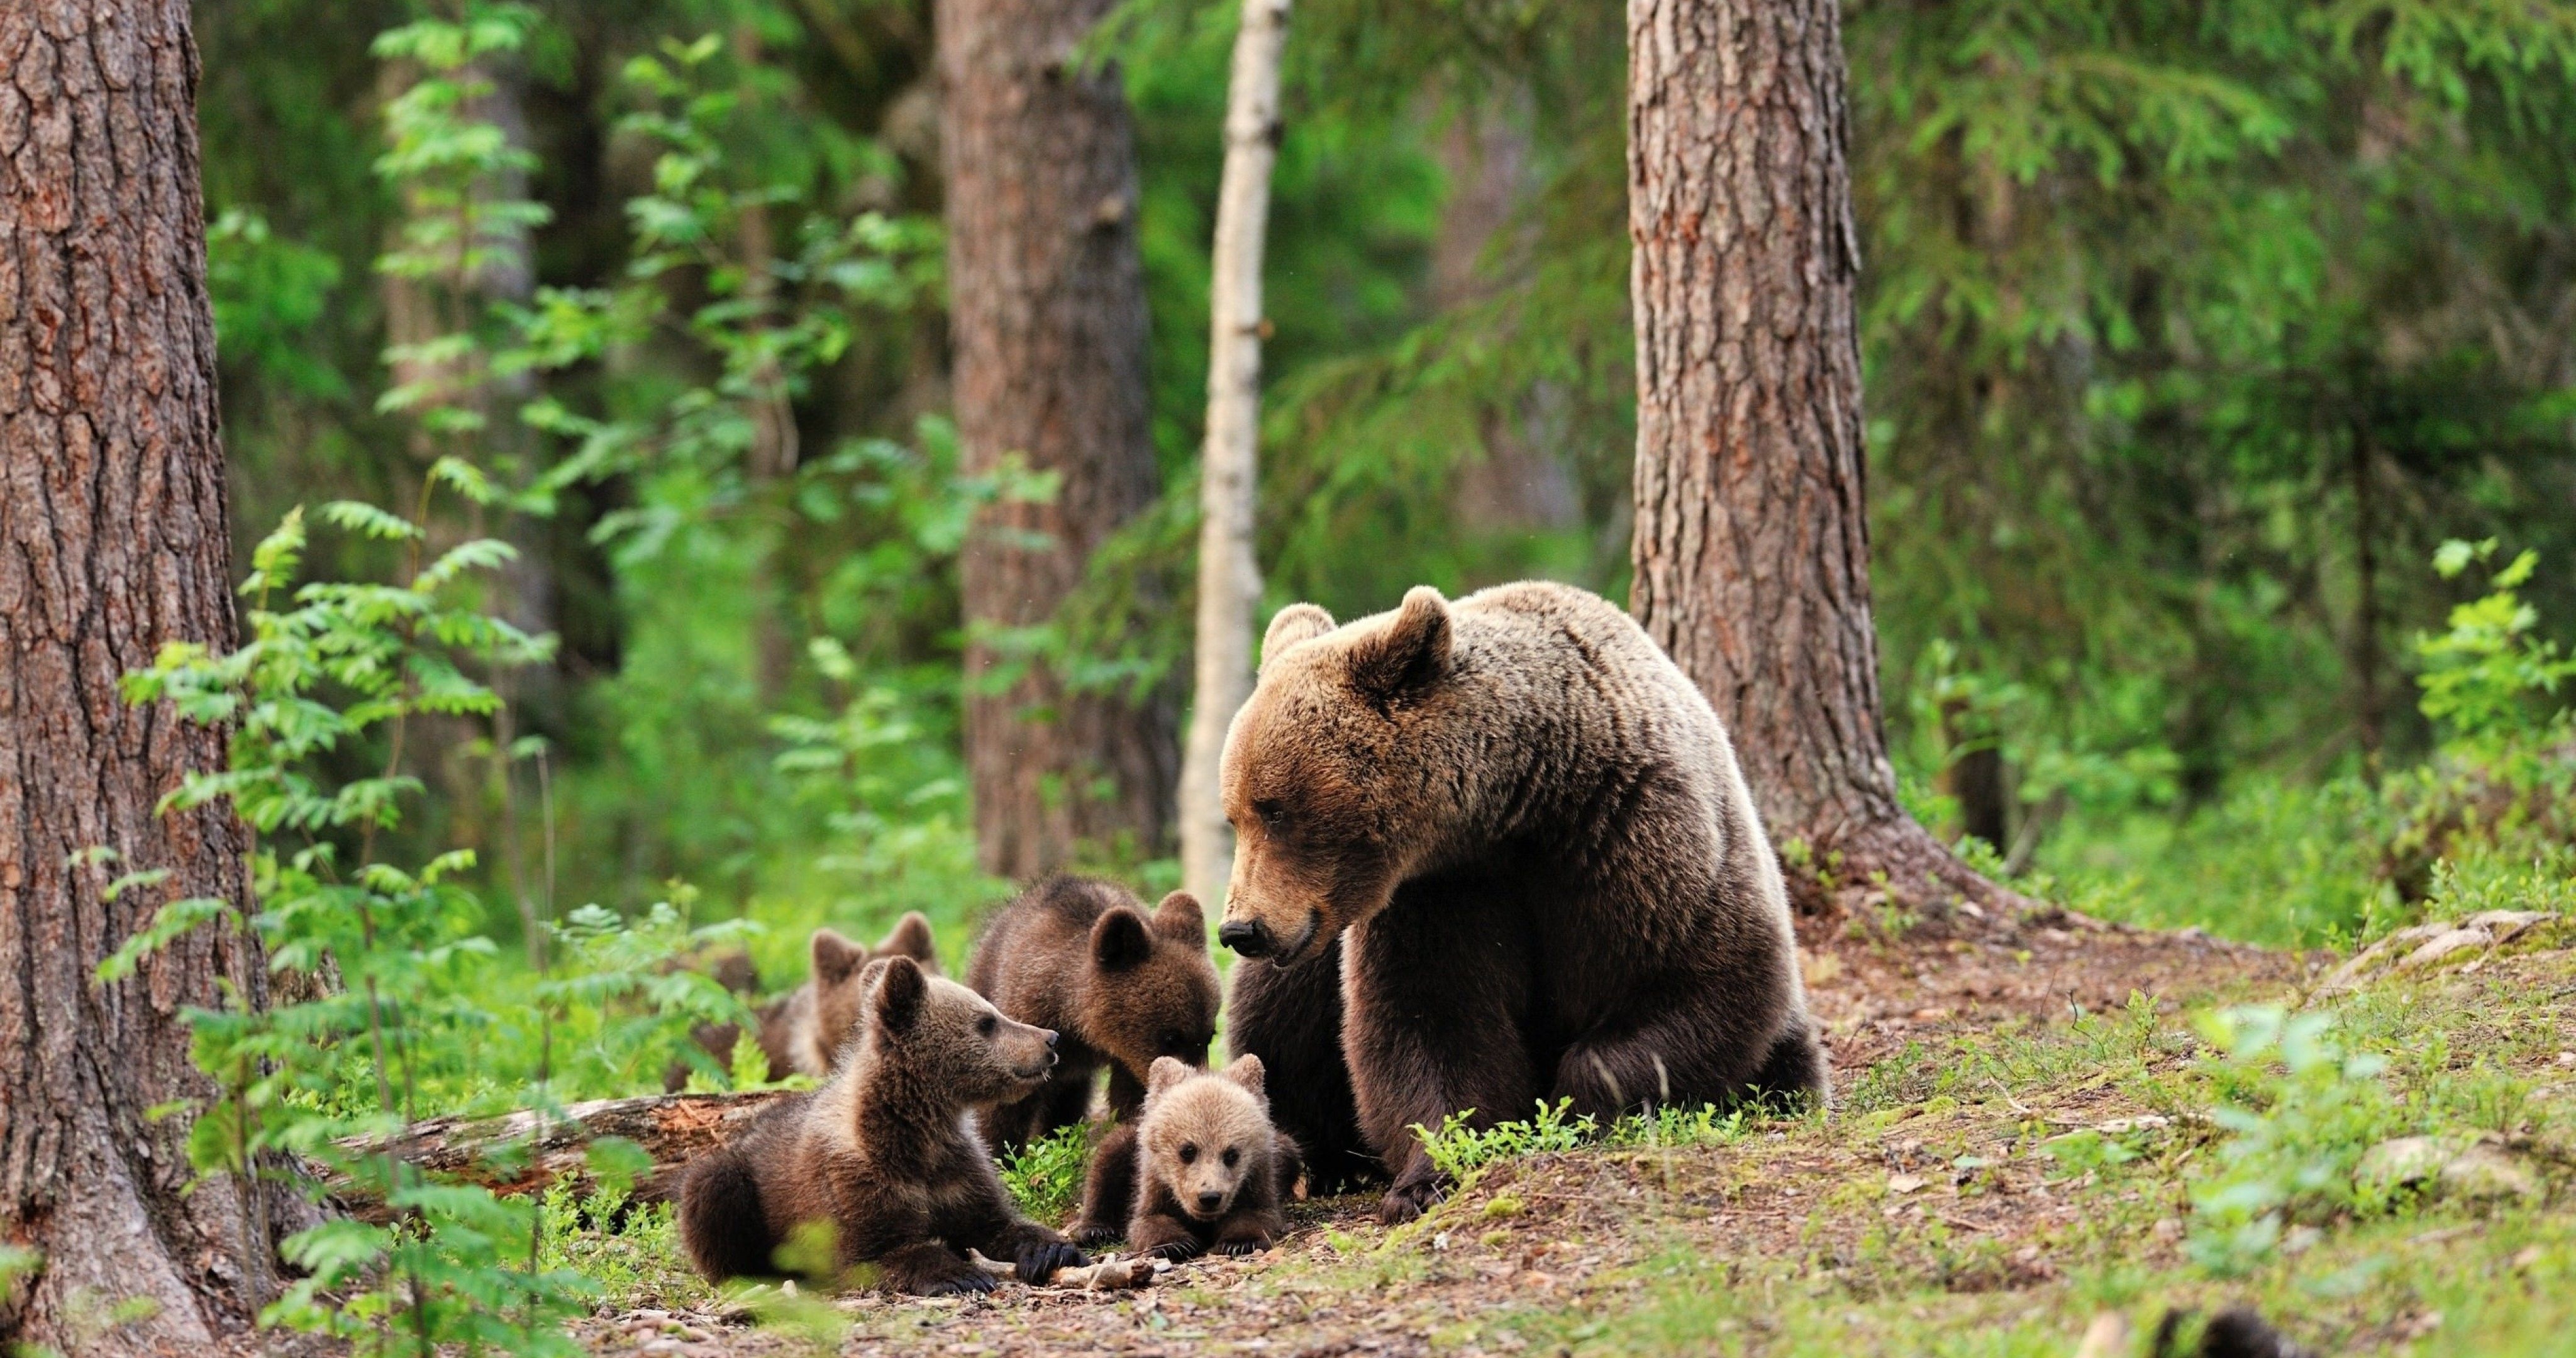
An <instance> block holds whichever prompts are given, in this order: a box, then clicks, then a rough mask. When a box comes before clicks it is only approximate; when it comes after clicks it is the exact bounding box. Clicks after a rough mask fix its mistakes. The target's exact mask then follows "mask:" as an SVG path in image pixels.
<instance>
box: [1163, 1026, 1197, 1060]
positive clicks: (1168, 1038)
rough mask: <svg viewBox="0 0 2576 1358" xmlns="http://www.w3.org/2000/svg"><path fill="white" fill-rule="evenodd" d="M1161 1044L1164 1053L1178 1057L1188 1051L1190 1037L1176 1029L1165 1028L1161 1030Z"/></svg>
mask: <svg viewBox="0 0 2576 1358" xmlns="http://www.w3.org/2000/svg"><path fill="white" fill-rule="evenodd" d="M1162 1044H1163V1050H1164V1051H1165V1052H1168V1053H1170V1054H1171V1055H1173V1056H1179V1055H1181V1054H1182V1053H1184V1052H1186V1051H1188V1050H1189V1049H1190V1037H1189V1034H1187V1033H1184V1032H1182V1031H1181V1030H1180V1029H1178V1028H1166V1029H1164V1030H1163V1036H1162Z"/></svg>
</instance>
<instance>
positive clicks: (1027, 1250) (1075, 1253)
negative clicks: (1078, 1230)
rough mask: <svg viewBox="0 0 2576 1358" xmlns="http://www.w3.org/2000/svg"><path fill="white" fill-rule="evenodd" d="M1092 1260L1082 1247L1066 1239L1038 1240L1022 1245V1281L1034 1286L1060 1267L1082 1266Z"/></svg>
mask: <svg viewBox="0 0 2576 1358" xmlns="http://www.w3.org/2000/svg"><path fill="white" fill-rule="evenodd" d="M1090 1262H1091V1256H1090V1255H1087V1254H1085V1253H1083V1252H1082V1247H1081V1246H1079V1245H1076V1244H1073V1243H1072V1242H1070V1241H1064V1240H1037V1241H1032V1242H1030V1243H1028V1244H1026V1245H1022V1246H1020V1258H1019V1262H1018V1270H1019V1275H1020V1281H1021V1282H1024V1283H1027V1284H1029V1285H1031V1286H1033V1287H1035V1286H1041V1285H1043V1284H1045V1282H1046V1280H1047V1279H1049V1278H1052V1277H1054V1276H1055V1271H1056V1270H1057V1269H1060V1268H1080V1267H1082V1266H1083V1265H1084V1264H1087V1263H1090Z"/></svg>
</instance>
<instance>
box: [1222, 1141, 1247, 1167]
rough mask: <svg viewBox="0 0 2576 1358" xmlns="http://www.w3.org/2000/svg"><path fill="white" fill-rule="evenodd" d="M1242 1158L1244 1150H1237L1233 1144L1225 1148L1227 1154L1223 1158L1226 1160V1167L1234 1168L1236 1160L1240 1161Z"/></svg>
mask: <svg viewBox="0 0 2576 1358" xmlns="http://www.w3.org/2000/svg"><path fill="white" fill-rule="evenodd" d="M1242 1158H1243V1152H1242V1151H1239V1150H1236V1149H1235V1148H1234V1147H1232V1146H1228V1147H1226V1148H1225V1155H1224V1157H1223V1159H1224V1160H1225V1167H1226V1168H1227V1169H1232V1168H1234V1164H1235V1162H1236V1161H1238V1160H1241V1159H1242Z"/></svg>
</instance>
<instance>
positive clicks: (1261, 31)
mask: <svg viewBox="0 0 2576 1358" xmlns="http://www.w3.org/2000/svg"><path fill="white" fill-rule="evenodd" d="M1287 39H1288V0H1243V22H1242V27H1241V28H1240V29H1238V30H1237V31H1236V33H1235V38H1234V68H1233V73H1232V75H1231V77H1230V78H1229V82H1228V86H1227V91H1226V110H1225V178H1224V181H1223V183H1222V184H1220V185H1219V187H1218V189H1217V203H1216V247H1215V251H1214V258H1213V261H1212V263H1213V269H1212V272H1213V274H1214V277H1213V279H1212V283H1213V287H1212V288H1211V292H1212V294H1213V295H1212V297H1211V299H1210V301H1209V303H1208V313H1209V316H1208V418H1207V437H1206V441H1205V444H1204V445H1203V447H1204V451H1203V452H1202V453H1201V454H1200V458H1199V475H1200V477H1201V480H1200V483H1199V516H1200V517H1199V600H1198V640H1197V646H1196V658H1197V666H1196V668H1197V676H1196V677H1197V683H1196V686H1195V688H1194V690H1193V695H1192V702H1191V708H1190V739H1189V748H1188V751H1187V755H1188V760H1187V762H1186V763H1185V764H1183V765H1182V768H1181V816H1180V819H1181V884H1182V885H1183V886H1185V887H1188V888H1189V890H1190V892H1191V894H1193V895H1195V896H1197V897H1198V898H1199V899H1200V900H1202V901H1205V902H1207V903H1208V905H1210V906H1211V907H1213V906H1214V905H1215V904H1216V903H1217V902H1218V901H1220V900H1222V899H1224V896H1225V884H1226V879H1227V877H1228V876H1229V875H1230V874H1231V873H1232V871H1233V862H1232V860H1233V844H1234V832H1233V830H1232V829H1231V828H1230V827H1228V826H1227V825H1226V823H1225V804H1224V801H1223V798H1222V796H1221V793H1220V790H1219V788H1218V785H1217V766H1218V763H1219V761H1220V758H1221V757H1222V756H1223V754H1224V753H1225V733H1226V728H1227V727H1228V726H1230V725H1232V724H1233V721H1234V712H1235V709H1236V708H1239V707H1241V706H1243V700H1244V699H1245V698H1247V697H1249V696H1251V694H1252V616H1253V611H1254V609H1256V608H1257V607H1258V606H1259V605H1260V603H1261V563H1260V561H1259V559H1258V558H1257V557H1255V556H1254V555H1253V542H1252V530H1253V491H1254V488H1255V487H1256V486H1257V485H1258V484H1259V470H1260V468H1259V455H1260V450H1261V329H1262V324H1263V322H1262V318H1261V256H1262V250H1261V247H1262V241H1263V237H1264V235H1265V229H1266V228H1267V226H1268V225H1269V220H1270V170H1271V166H1272V165H1273V163H1275V162H1276V161H1277V160H1278V159H1279V53H1280V49H1281V48H1282V47H1283V46H1285V45H1286V43H1287Z"/></svg>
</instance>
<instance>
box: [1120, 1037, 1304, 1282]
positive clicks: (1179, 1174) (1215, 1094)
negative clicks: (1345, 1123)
mask: <svg viewBox="0 0 2576 1358" xmlns="http://www.w3.org/2000/svg"><path fill="white" fill-rule="evenodd" d="M1146 1088H1147V1090H1148V1093H1147V1096H1146V1099H1145V1108H1144V1112H1143V1113H1142V1114H1140V1115H1139V1116H1138V1118H1137V1121H1136V1152H1135V1154H1136V1185H1137V1192H1136V1206H1135V1212H1134V1215H1132V1216H1131V1217H1129V1218H1128V1222H1127V1243H1128V1244H1129V1245H1131V1246H1133V1247H1134V1248H1135V1250H1136V1251H1137V1252H1138V1253H1140V1254H1159V1255H1162V1256H1163V1257H1164V1258H1166V1259H1187V1258H1189V1257H1191V1256H1192V1255H1196V1254H1203V1253H1205V1252H1207V1251H1209V1250H1215V1251H1216V1252H1217V1253H1219V1254H1250V1253H1252V1252H1253V1251H1255V1250H1264V1249H1268V1248H1270V1245H1271V1242H1272V1241H1275V1240H1277V1239H1278V1238H1279V1237H1280V1236H1281V1235H1283V1234H1285V1233H1286V1232H1287V1230H1288V1220H1287V1218H1286V1217H1285V1216H1283V1215H1281V1213H1280V1211H1279V1200H1280V1198H1281V1197H1282V1196H1283V1195H1284V1194H1285V1193H1286V1192H1287V1191H1288V1186H1289V1185H1290V1184H1293V1183H1295V1182H1296V1179H1297V1168H1298V1167H1297V1148H1296V1144H1295V1143H1294V1142H1291V1141H1290V1140H1288V1138H1286V1137H1283V1136H1281V1135H1279V1133H1278V1132H1277V1131H1275V1130H1273V1129H1272V1128H1271V1125H1270V1103H1269V1100H1268V1098H1267V1097H1266V1096H1265V1095H1264V1094H1263V1093H1262V1071H1261V1058H1260V1057H1258V1056H1238V1057H1236V1058H1235V1059H1234V1061H1233V1063H1232V1064H1230V1065H1228V1066H1227V1067H1226V1068H1225V1069H1224V1070H1221V1071H1218V1072H1216V1073H1214V1074H1206V1073H1202V1072H1199V1071H1194V1070H1192V1069H1190V1068H1189V1067H1188V1066H1185V1065H1182V1064H1181V1063H1180V1062H1178V1061H1175V1060H1173V1059H1171V1058H1170V1057H1165V1058H1163V1059H1162V1060H1160V1061H1156V1062H1155V1063H1154V1069H1153V1073H1152V1075H1151V1076H1150V1077H1149V1078H1148V1079H1147V1081H1146Z"/></svg>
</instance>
